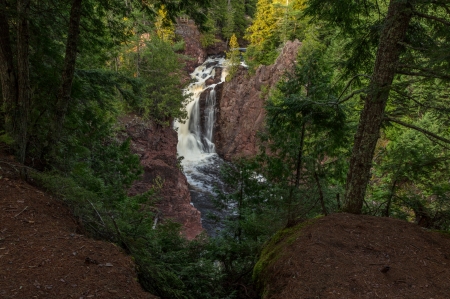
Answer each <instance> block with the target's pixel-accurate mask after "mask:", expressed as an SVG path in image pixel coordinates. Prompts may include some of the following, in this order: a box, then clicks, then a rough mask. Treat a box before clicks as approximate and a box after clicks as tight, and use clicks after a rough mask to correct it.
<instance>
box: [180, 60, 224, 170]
mask: <svg viewBox="0 0 450 299" xmlns="http://www.w3.org/2000/svg"><path fill="white" fill-rule="evenodd" d="M224 62H225V59H224V58H208V59H207V60H206V61H205V63H203V64H202V65H201V66H199V67H197V68H196V69H195V71H194V72H193V73H192V74H191V78H192V79H193V81H194V82H193V83H191V84H190V85H189V86H188V87H187V88H186V90H185V91H184V92H185V94H188V95H191V96H190V102H189V103H188V104H187V106H186V111H187V114H188V119H187V121H186V122H185V123H180V122H176V123H175V127H176V128H178V145H177V151H178V154H179V155H180V156H183V157H184V159H185V160H184V161H186V162H189V161H191V162H192V161H200V160H203V159H205V158H208V157H210V156H211V155H212V154H214V153H215V152H216V151H215V145H214V141H213V135H214V123H215V106H216V91H215V90H214V88H215V86H216V85H217V84H220V83H222V82H223V81H224V79H225V77H226V72H225V71H223V72H222V76H221V82H219V83H216V84H212V85H210V86H208V87H207V86H206V81H207V80H208V79H214V77H215V73H216V72H215V68H216V67H222V66H223V64H224ZM206 89H209V94H208V96H207V98H206V103H205V107H204V113H203V118H204V121H203V120H202V119H201V118H202V115H200V95H201V94H202V92H204V91H205V90H206Z"/></svg>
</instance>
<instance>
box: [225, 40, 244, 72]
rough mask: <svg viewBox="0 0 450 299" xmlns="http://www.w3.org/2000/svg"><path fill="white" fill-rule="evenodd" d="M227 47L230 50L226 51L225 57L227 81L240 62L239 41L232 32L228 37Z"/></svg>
mask: <svg viewBox="0 0 450 299" xmlns="http://www.w3.org/2000/svg"><path fill="white" fill-rule="evenodd" d="M229 49H230V50H229V51H228V52H227V59H228V60H229V67H228V76H227V81H229V80H231V78H233V77H234V75H235V74H236V72H237V71H238V69H239V65H240V63H241V58H240V56H241V54H240V53H239V43H238V41H237V37H236V35H235V34H234V33H233V35H232V36H231V38H230V43H229Z"/></svg>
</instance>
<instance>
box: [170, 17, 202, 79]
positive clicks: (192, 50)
mask: <svg viewBox="0 0 450 299" xmlns="http://www.w3.org/2000/svg"><path fill="white" fill-rule="evenodd" d="M175 33H176V34H177V35H179V36H180V37H181V38H182V39H183V40H184V50H183V54H184V55H186V56H187V57H188V58H189V59H188V60H187V61H186V66H185V70H186V71H187V73H189V74H190V73H192V72H193V71H194V70H195V68H196V67H197V66H199V65H200V64H202V63H203V62H205V60H206V56H207V54H206V51H205V50H204V49H203V48H202V44H201V42H200V38H201V33H200V31H199V30H198V28H197V26H196V25H195V23H194V21H192V20H181V19H178V20H177V25H176V28H175Z"/></svg>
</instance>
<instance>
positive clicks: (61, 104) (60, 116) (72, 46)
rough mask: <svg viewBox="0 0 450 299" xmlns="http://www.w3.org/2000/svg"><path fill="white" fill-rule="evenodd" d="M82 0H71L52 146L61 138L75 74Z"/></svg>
mask: <svg viewBox="0 0 450 299" xmlns="http://www.w3.org/2000/svg"><path fill="white" fill-rule="evenodd" d="M81 3H82V0H73V2H72V8H71V10H70V20H69V31H68V36H67V44H66V56H65V58H64V69H63V72H62V76H61V85H60V87H59V91H58V101H57V103H56V111H55V122H54V124H53V125H54V132H52V133H53V134H52V136H51V140H52V141H53V142H52V146H53V145H54V144H55V143H56V142H57V141H59V139H60V138H61V131H62V128H63V124H64V119H65V117H66V114H67V109H68V107H69V102H70V93H71V90H72V82H73V77H74V74H75V63H76V59H77V45H78V36H79V35H80V20H81Z"/></svg>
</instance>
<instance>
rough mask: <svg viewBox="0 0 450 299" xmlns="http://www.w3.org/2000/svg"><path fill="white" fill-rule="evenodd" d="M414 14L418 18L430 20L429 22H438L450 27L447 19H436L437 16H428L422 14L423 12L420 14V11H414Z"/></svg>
mask: <svg viewBox="0 0 450 299" xmlns="http://www.w3.org/2000/svg"><path fill="white" fill-rule="evenodd" d="M413 13H414V14H415V15H416V16H418V17H421V18H424V19H428V20H434V21H438V22H440V23H442V24H444V25H447V26H450V21H447V20H446V19H443V18H439V17H435V16H430V15H427V14H424V13H421V12H418V11H413Z"/></svg>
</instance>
